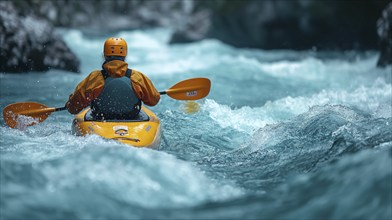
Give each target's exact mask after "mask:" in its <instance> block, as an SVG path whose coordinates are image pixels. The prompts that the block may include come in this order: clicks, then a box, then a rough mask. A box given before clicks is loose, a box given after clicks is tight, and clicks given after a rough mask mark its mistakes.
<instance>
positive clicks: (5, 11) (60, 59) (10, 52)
mask: <svg viewBox="0 0 392 220" xmlns="http://www.w3.org/2000/svg"><path fill="white" fill-rule="evenodd" d="M0 51H1V52H0V72H27V71H47V70H49V69H51V68H56V69H63V70H67V71H71V72H79V68H80V61H79V60H78V58H77V57H76V55H75V54H73V53H72V51H71V50H70V49H69V48H68V47H67V45H66V44H65V43H64V41H63V40H62V39H61V37H59V36H56V35H55V34H54V28H53V26H52V25H51V24H50V23H49V22H48V21H47V20H46V19H42V18H39V17H37V16H35V15H32V14H21V12H19V11H18V10H16V8H15V7H14V5H13V4H12V2H9V1H4V2H0Z"/></svg>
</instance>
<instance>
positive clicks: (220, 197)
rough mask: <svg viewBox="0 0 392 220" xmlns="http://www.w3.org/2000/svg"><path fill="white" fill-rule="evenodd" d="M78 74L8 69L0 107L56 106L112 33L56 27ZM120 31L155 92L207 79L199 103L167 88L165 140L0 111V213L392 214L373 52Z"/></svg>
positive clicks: (96, 64) (68, 118) (385, 83)
mask: <svg viewBox="0 0 392 220" xmlns="http://www.w3.org/2000/svg"><path fill="white" fill-rule="evenodd" d="M59 32H60V33H61V35H62V36H63V37H64V40H65V41H66V42H67V43H68V45H70V47H71V48H72V50H73V51H74V52H75V53H76V54H77V55H78V57H79V58H80V59H81V61H82V74H72V73H68V72H65V71H60V70H50V71H48V72H46V73H34V72H31V73H28V74H7V73H2V74H0V91H1V93H0V95H1V96H0V107H1V109H3V108H4V107H5V106H6V105H8V104H11V103H14V102H24V101H36V102H40V103H43V104H45V105H47V106H50V107H62V106H63V105H64V103H65V102H66V100H67V99H68V96H69V94H70V93H72V91H73V90H74V88H75V87H76V85H77V83H78V82H80V81H81V80H82V79H83V78H84V77H85V76H86V75H87V74H89V73H90V71H92V70H95V69H100V68H101V64H102V61H103V58H102V47H103V42H104V40H105V39H106V37H107V36H93V35H87V34H82V33H81V32H80V31H76V30H59ZM169 34H170V32H169V31H167V30H146V31H127V32H120V33H117V36H120V37H123V38H125V39H126V40H127V42H128V47H129V55H128V57H127V62H128V63H129V64H130V67H131V68H133V69H136V70H139V71H141V72H143V73H145V74H146V75H147V76H149V77H150V79H151V80H152V81H153V83H154V84H155V86H156V87H157V89H158V90H160V91H162V90H165V89H168V88H169V87H171V86H172V85H174V84H175V83H177V82H178V81H181V80H184V79H187V78H193V77H208V78H209V79H211V82H212V88H211V93H210V94H209V96H208V97H207V98H205V99H203V100H199V101H197V103H198V104H199V106H200V110H199V111H198V112H197V113H194V114H188V113H186V112H185V111H184V108H185V107H186V106H187V103H186V102H183V101H176V100H173V99H171V98H170V97H167V96H162V97H161V101H160V103H159V104H158V105H157V106H155V107H152V108H150V109H151V110H152V111H154V112H155V113H156V114H157V115H158V117H159V118H160V119H161V123H162V128H163V137H162V139H161V142H160V147H159V149H158V150H151V149H137V148H133V147H129V146H125V145H123V144H119V143H117V142H114V141H109V140H105V139H102V138H100V137H98V136H87V137H76V136H74V135H72V134H71V122H72V119H73V116H72V115H70V114H68V113H67V112H65V111H62V112H56V113H53V114H52V115H51V116H50V117H49V118H48V119H47V120H46V121H45V122H43V123H42V124H39V125H36V126H32V127H27V128H24V129H10V128H8V127H7V126H6V125H5V122H4V120H3V118H1V119H0V133H1V139H0V144H1V145H0V154H1V157H0V162H1V170H0V172H1V173H0V196H1V197H0V199H1V200H0V205H1V206H0V218H1V219H29V218H30V219H73V218H80V219H162V218H173V219H201V218H203V219H314V218H328V219H391V218H392V214H391V206H392V189H391V185H392V118H391V117H392V116H391V114H392V109H391V104H392V103H391V102H392V95H391V93H392V91H391V90H392V87H391V71H392V70H391V67H389V68H386V69H378V68H376V67H375V66H376V61H377V58H378V54H377V53H376V52H374V51H369V52H361V53H359V52H355V51H347V52H329V53H326V52H318V51H313V50H311V51H303V52H295V51H263V50H255V49H236V48H233V47H230V46H228V45H225V44H223V43H221V42H220V41H217V40H204V41H201V42H197V43H190V44H181V45H169V44H168V43H167V42H168V39H169Z"/></svg>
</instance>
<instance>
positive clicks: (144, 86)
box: [66, 37, 160, 120]
mask: <svg viewBox="0 0 392 220" xmlns="http://www.w3.org/2000/svg"><path fill="white" fill-rule="evenodd" d="M126 56H127V43H126V42H125V40H124V39H122V38H114V37H112V38H108V39H107V40H106V41H105V44H104V57H105V61H104V63H103V64H102V70H95V71H93V72H91V73H90V74H89V75H88V76H87V77H86V78H85V79H84V80H83V81H82V82H80V83H79V85H78V86H77V87H76V89H75V91H74V92H73V94H71V95H70V97H69V99H68V101H67V103H66V108H67V109H68V111H69V112H70V113H71V114H77V113H79V112H80V111H81V110H83V109H84V108H86V107H87V106H89V105H90V106H91V115H92V117H94V119H95V120H97V119H102V120H105V119H132V118H135V117H137V116H138V114H139V112H140V109H141V104H142V103H141V102H143V103H144V104H146V105H148V106H154V105H156V104H157V103H158V102H159V99H160V94H159V92H158V91H157V90H156V88H155V87H154V85H153V83H152V82H151V80H150V79H149V78H148V77H147V76H145V75H144V74H143V73H141V72H139V71H136V70H133V69H132V70H131V69H128V64H127V63H126V62H125V57H126Z"/></svg>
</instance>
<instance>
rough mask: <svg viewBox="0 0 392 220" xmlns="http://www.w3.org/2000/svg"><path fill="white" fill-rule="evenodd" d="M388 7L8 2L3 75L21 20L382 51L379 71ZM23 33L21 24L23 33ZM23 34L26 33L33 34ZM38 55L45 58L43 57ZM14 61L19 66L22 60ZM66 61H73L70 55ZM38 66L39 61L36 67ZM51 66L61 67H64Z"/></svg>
mask: <svg viewBox="0 0 392 220" xmlns="http://www.w3.org/2000/svg"><path fill="white" fill-rule="evenodd" d="M388 4H389V6H388ZM391 5H392V3H390V1H389V0H374V1H369V0H347V1H337V0H333V1H313V0H296V1H284V0H282V1H275V0H263V1H260V0H211V1H197V0H165V1H153V0H112V1H109V0H84V1H70V0H56V1H47V0H15V1H5V2H1V12H0V28H2V29H1V33H0V41H1V42H0V43H1V44H0V45H1V55H0V65H1V70H0V71H9V69H7V68H4V63H6V65H5V66H7V65H8V66H9V65H10V64H9V63H10V62H9V61H7V62H5V61H6V60H5V59H9V58H10V56H11V57H13V56H17V55H16V52H15V53H12V52H9V51H12V50H11V49H10V48H9V47H8V46H5V45H4V44H5V43H6V44H9V41H8V39H9V38H10V36H11V35H12V29H9V26H10V25H8V24H9V23H10V21H9V19H13V20H18V19H19V20H21V21H20V22H19V23H22V24H23V23H25V22H23V21H25V20H29V21H31V22H36V23H41V24H40V25H39V26H40V27H42V26H45V27H46V29H45V28H44V29H45V31H44V32H45V36H50V34H48V33H53V30H52V29H53V26H54V27H65V28H78V29H83V30H84V31H85V32H86V33H89V34H93V35H105V34H108V33H111V32H113V33H114V32H116V31H119V30H132V29H147V28H156V27H164V28H170V29H171V30H173V35H172V38H171V41H170V42H171V43H186V42H193V41H198V40H202V39H205V38H216V39H219V40H221V41H223V42H225V43H227V44H230V45H233V46H236V47H249V48H260V49H267V50H270V49H292V50H309V49H313V50H315V49H316V50H359V51H362V50H376V49H380V50H381V56H380V61H379V62H378V65H379V66H386V65H388V64H391V63H392V56H391V49H392V46H391V25H390V24H391V13H392V12H391V8H392V6H391ZM10 7H14V8H15V11H16V13H17V16H16V14H15V13H13V14H12V16H11V17H12V18H10V16H9V14H10V13H9V8H10ZM383 10H384V11H383ZM7 22H8V23H7ZM14 23H15V22H13V24H14ZM16 23H18V22H16ZM43 23H45V25H43ZM25 26H26V25H24V26H23V25H21V27H22V28H25V29H26V27H25ZM7 28H8V29H7ZM4 29H6V31H4ZM27 29H28V28H27ZM10 30H11V32H10ZM7 31H8V32H7ZM26 31H27V32H26V33H29V31H33V30H26ZM19 32H20V31H14V32H13V33H14V35H15V36H14V37H16V36H20V35H21V34H20V33H19ZM27 35H29V34H27ZM47 38H48V39H57V38H53V37H47ZM22 39H23V38H22ZM24 41H25V40H20V39H19V44H18V46H19V48H23V47H24V46H21V44H23V42H24ZM30 41H31V40H30ZM33 41H34V40H33ZM60 41H61V40H60ZM12 42H13V41H12ZM49 42H53V40H52V41H51V40H46V43H45V45H46V47H47V46H48V45H52V44H53V43H49ZM23 45H24V44H23ZM55 45H60V43H56V44H55ZM58 47H59V46H58ZM63 50H64V49H63ZM29 51H30V52H29ZM31 51H35V50H28V51H24V52H23V53H24V54H26V53H27V54H29V53H30V54H31V53H32V52H31ZM38 51H40V54H45V50H38ZM19 55H20V54H19ZM17 57H18V59H19V56H17ZM27 57H28V56H27ZM67 57H68V58H70V56H69V55H67ZM60 59H61V57H60ZM44 60H45V59H44ZM15 63H17V62H14V61H12V62H11V64H12V65H14V66H13V70H15V71H21V70H22V71H23V70H24V68H19V67H17V65H15ZM35 63H37V61H35V62H34V65H35ZM76 64H77V62H74V63H73V64H71V65H70V66H69V67H65V69H67V68H68V69H70V70H71V71H77V68H75V66H77V65H76ZM34 65H27V67H29V68H30V66H34ZM49 66H52V67H55V68H63V66H62V64H57V65H52V64H50V65H49ZM11 70H12V68H11Z"/></svg>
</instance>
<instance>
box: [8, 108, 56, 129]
mask: <svg viewBox="0 0 392 220" xmlns="http://www.w3.org/2000/svg"><path fill="white" fill-rule="evenodd" d="M55 110H56V109H55V108H48V107H47V106H45V105H43V104H40V103H37V102H18V103H14V104H10V105H8V106H7V107H5V108H4V109H3V117H4V121H5V123H6V124H7V125H8V126H10V127H11V128H16V127H26V126H31V125H34V124H36V123H40V122H43V121H44V120H45V119H46V118H47V117H48V116H49V115H50V113H52V112H54V111H55Z"/></svg>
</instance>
